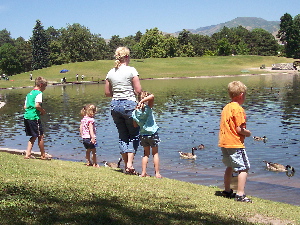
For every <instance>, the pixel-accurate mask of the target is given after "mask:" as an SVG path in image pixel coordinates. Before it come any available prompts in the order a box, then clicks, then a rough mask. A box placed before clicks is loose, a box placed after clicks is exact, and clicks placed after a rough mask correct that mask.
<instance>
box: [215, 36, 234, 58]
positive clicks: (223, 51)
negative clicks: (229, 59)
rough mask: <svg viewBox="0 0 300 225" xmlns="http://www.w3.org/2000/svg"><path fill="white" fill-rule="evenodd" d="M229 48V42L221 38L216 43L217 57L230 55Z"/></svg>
mask: <svg viewBox="0 0 300 225" xmlns="http://www.w3.org/2000/svg"><path fill="white" fill-rule="evenodd" d="M231 54H232V52H231V46H230V43H229V41H228V40H227V39H226V38H222V39H221V40H219V41H218V55H220V56H228V55H231Z"/></svg>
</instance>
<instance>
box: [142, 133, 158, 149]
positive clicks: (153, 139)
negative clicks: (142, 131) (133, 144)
mask: <svg viewBox="0 0 300 225" xmlns="http://www.w3.org/2000/svg"><path fill="white" fill-rule="evenodd" d="M159 143H160V139H159V136H158V133H157V132H156V133H155V134H152V135H140V144H141V146H143V147H148V146H150V147H158V145H159Z"/></svg>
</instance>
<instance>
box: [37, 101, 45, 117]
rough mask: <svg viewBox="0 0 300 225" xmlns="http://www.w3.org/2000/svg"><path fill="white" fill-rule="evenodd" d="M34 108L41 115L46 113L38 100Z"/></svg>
mask: <svg viewBox="0 0 300 225" xmlns="http://www.w3.org/2000/svg"><path fill="white" fill-rule="evenodd" d="M35 108H36V109H37V110H39V111H40V112H41V115H45V114H46V110H45V109H43V107H42V106H41V104H40V103H39V102H37V103H35Z"/></svg>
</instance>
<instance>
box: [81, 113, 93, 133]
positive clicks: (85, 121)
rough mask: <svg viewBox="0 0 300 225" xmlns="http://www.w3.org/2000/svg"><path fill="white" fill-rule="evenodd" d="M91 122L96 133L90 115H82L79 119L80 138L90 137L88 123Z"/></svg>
mask: <svg viewBox="0 0 300 225" xmlns="http://www.w3.org/2000/svg"><path fill="white" fill-rule="evenodd" d="M90 123H91V124H93V127H94V133H95V134H96V127H95V119H94V118H92V117H88V116H84V117H83V118H82V120H81V129H82V130H81V134H82V135H81V137H82V138H91V136H90V130H89V124H90Z"/></svg>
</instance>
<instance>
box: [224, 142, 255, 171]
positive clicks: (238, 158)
mask: <svg viewBox="0 0 300 225" xmlns="http://www.w3.org/2000/svg"><path fill="white" fill-rule="evenodd" d="M221 150H222V153H223V159H222V162H223V163H224V165H225V166H227V167H232V168H233V170H234V171H241V170H249V169H250V163H249V160H248V156H247V153H246V150H245V149H244V148H221Z"/></svg>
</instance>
